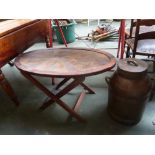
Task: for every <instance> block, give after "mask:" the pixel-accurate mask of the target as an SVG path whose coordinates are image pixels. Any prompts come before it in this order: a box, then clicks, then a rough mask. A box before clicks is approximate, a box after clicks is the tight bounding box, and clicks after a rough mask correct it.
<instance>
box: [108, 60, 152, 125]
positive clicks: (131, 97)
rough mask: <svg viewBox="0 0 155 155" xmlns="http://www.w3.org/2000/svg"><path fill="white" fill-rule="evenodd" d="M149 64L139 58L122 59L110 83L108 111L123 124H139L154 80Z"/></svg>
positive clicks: (109, 79) (109, 80)
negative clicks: (149, 71)
mask: <svg viewBox="0 0 155 155" xmlns="http://www.w3.org/2000/svg"><path fill="white" fill-rule="evenodd" d="M147 68H148V67H147V64H146V63H145V62H144V61H142V60H138V59H134V58H127V59H122V60H120V61H119V63H118V67H117V70H116V71H115V73H114V74H113V75H112V77H111V78H109V77H106V79H105V80H106V82H107V83H108V113H109V114H110V116H111V117H112V118H113V119H114V120H116V121H118V122H120V123H123V124H126V125H134V124H137V123H138V122H139V121H140V120H141V118H142V115H143V112H144V109H145V105H146V103H147V102H148V100H149V97H150V93H151V89H152V82H151V79H150V78H149V76H148V75H147Z"/></svg>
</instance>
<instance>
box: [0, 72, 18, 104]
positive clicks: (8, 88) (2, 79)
mask: <svg viewBox="0 0 155 155" xmlns="http://www.w3.org/2000/svg"><path fill="white" fill-rule="evenodd" d="M0 85H1V87H2V89H3V90H4V91H5V92H6V94H7V95H8V96H9V97H10V99H11V100H12V101H13V103H14V104H15V105H16V106H19V101H18V99H17V96H16V94H15V92H14V90H13V89H12V87H11V85H10V83H9V82H8V81H7V80H6V78H5V76H4V75H3V73H2V71H1V70H0Z"/></svg>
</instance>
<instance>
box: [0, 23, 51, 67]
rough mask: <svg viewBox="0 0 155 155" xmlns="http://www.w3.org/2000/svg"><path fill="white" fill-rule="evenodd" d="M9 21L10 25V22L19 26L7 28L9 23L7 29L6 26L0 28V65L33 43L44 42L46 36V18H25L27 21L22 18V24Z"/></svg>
mask: <svg viewBox="0 0 155 155" xmlns="http://www.w3.org/2000/svg"><path fill="white" fill-rule="evenodd" d="M11 21H12V22H11ZM11 21H10V22H9V24H10V25H11V23H12V25H15V26H17V25H19V26H18V27H15V26H14V27H13V26H12V27H11V28H12V29H11V28H10V29H9V25H7V28H8V31H7V30H6V28H5V29H4V28H3V29H0V30H1V31H0V67H2V66H3V65H5V64H6V63H8V62H9V61H10V60H12V59H13V58H15V57H16V56H17V55H18V54H19V53H22V52H24V51H25V50H26V49H27V48H29V47H30V46H31V45H33V44H34V43H36V42H40V41H44V42H45V41H46V39H47V36H48V25H47V20H34V21H32V20H30V21H29V20H28V21H27V20H26V21H27V22H26V21H25V20H24V21H25V22H24V21H23V23H24V24H23V25H20V24H17V23H16V20H11ZM6 22H7V21H6ZM18 22H19V21H18ZM2 23H3V22H2ZM0 24H1V23H0ZM3 25H5V24H3ZM0 26H1V25H0ZM4 30H5V31H4Z"/></svg>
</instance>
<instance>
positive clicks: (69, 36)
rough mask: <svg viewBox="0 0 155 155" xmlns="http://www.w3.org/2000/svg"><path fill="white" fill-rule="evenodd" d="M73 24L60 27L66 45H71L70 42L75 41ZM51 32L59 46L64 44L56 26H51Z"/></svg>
mask: <svg viewBox="0 0 155 155" xmlns="http://www.w3.org/2000/svg"><path fill="white" fill-rule="evenodd" d="M75 24H76V23H75V22H73V23H69V24H67V25H63V26H60V27H61V29H62V31H63V34H64V37H65V39H66V42H67V43H71V42H74V41H75ZM53 30H54V32H55V34H56V37H57V41H58V42H59V43H60V44H64V42H63V40H62V37H61V34H60V32H59V29H58V27H57V25H53Z"/></svg>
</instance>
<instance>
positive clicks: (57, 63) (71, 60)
mask: <svg viewBox="0 0 155 155" xmlns="http://www.w3.org/2000/svg"><path fill="white" fill-rule="evenodd" d="M115 63H116V61H115V58H114V57H113V56H112V55H111V54H109V53H107V52H104V51H100V50H97V49H87V48H55V49H44V50H36V51H31V52H28V53H24V54H21V55H20V56H18V57H17V59H16V60H15V65H16V66H17V68H19V69H21V70H24V71H27V72H30V73H34V74H39V75H45V76H46V75H47V76H60V77H63V76H65V77H66V76H81V75H94V74H98V73H101V72H104V71H106V70H110V69H111V68H113V67H114V66H115Z"/></svg>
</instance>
